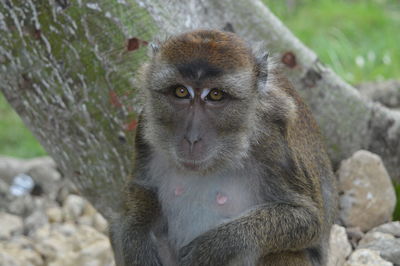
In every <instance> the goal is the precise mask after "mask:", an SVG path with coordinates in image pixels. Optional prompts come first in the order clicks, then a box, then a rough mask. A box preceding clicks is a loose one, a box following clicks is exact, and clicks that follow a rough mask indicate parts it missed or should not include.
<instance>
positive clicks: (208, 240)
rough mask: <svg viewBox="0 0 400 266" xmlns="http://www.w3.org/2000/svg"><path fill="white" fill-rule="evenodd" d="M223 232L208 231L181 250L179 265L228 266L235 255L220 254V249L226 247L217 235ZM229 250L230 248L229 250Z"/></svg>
mask: <svg viewBox="0 0 400 266" xmlns="http://www.w3.org/2000/svg"><path fill="white" fill-rule="evenodd" d="M221 233H222V231H217V230H211V231H208V232H206V233H204V234H202V235H200V236H198V237H197V238H195V239H194V240H193V241H192V242H190V243H189V244H187V245H186V246H184V247H183V248H181V250H180V251H179V265H180V266H214V265H221V266H223V265H228V263H229V260H230V259H231V257H232V256H234V254H228V253H225V254H224V252H219V249H218V247H222V246H223V245H226V243H223V242H222V241H220V240H221V239H220V238H219V236H217V234H218V235H219V234H221ZM224 250H225V249H224ZM228 250H229V248H228Z"/></svg>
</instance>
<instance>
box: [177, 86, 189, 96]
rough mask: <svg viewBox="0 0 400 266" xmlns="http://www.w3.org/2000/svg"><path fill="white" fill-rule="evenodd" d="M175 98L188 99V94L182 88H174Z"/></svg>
mask: <svg viewBox="0 0 400 266" xmlns="http://www.w3.org/2000/svg"><path fill="white" fill-rule="evenodd" d="M175 96H176V97H178V98H189V96H190V93H189V91H188V89H187V88H185V87H184V86H178V87H176V88H175Z"/></svg>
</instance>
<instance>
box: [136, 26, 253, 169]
mask: <svg viewBox="0 0 400 266" xmlns="http://www.w3.org/2000/svg"><path fill="white" fill-rule="evenodd" d="M155 53H156V54H155V55H153V57H152V60H151V62H150V64H149V65H148V66H147V68H145V70H144V72H143V76H142V78H143V80H144V86H143V87H144V89H145V95H146V102H145V127H144V128H145V130H146V132H145V137H146V138H147V140H148V141H149V142H150V143H151V144H152V145H153V148H154V149H158V150H159V151H162V152H163V153H164V154H165V155H166V156H167V157H168V158H171V160H172V161H173V162H174V163H176V165H177V166H179V167H181V168H184V169H189V170H193V171H208V170H212V169H216V168H218V167H226V164H231V165H234V166H240V163H241V161H242V160H241V159H242V158H243V157H244V156H246V154H247V151H248V149H249V146H250V144H249V142H250V138H251V136H252V130H254V128H255V127H254V126H253V125H254V123H255V119H250V118H254V117H255V116H256V115H255V105H256V104H255V102H256V101H257V98H258V97H259V95H258V90H257V89H256V86H257V85H256V84H257V79H256V77H255V76H256V74H255V72H256V70H255V69H256V67H255V59H254V56H253V54H252V52H251V50H250V49H249V48H248V47H247V45H246V44H245V43H244V42H243V41H242V40H241V39H239V38H238V37H237V36H236V35H233V34H230V33H224V32H219V31H196V32H192V33H188V34H183V35H180V36H177V37H175V38H171V39H169V40H167V41H166V42H165V43H164V44H162V46H161V47H160V48H157V49H155Z"/></svg>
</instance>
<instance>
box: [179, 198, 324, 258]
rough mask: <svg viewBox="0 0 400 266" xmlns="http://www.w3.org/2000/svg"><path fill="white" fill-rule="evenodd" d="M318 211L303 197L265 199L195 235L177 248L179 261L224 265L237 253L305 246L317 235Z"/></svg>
mask: <svg viewBox="0 0 400 266" xmlns="http://www.w3.org/2000/svg"><path fill="white" fill-rule="evenodd" d="M319 213H321V211H319V210H318V209H317V208H316V207H315V206H314V204H313V202H312V201H311V199H309V200H307V199H304V197H299V198H298V199H297V202H296V203H266V204H264V205H261V206H259V207H258V208H256V209H254V210H252V211H250V212H249V213H247V214H246V215H244V216H242V217H239V218H237V219H235V220H233V221H231V222H228V223H226V224H222V225H220V226H218V227H217V228H215V229H211V230H210V231H208V232H206V233H204V234H202V235H200V236H199V237H197V238H195V239H194V240H193V241H192V242H191V243H189V244H188V245H187V246H185V247H183V248H182V249H181V250H180V252H179V259H180V265H182V266H188V265H210V266H211V265H228V264H229V262H230V261H231V260H233V259H234V257H235V256H238V255H239V256H240V255H245V254H252V253H253V254H254V253H255V254H258V258H259V257H261V256H263V255H266V254H272V253H279V252H285V251H300V250H303V249H306V248H308V247H310V246H313V245H315V244H317V242H318V241H319V240H320V239H321V238H320V237H321V230H322V229H321V228H322V224H321V220H322V219H321V216H320V214H319ZM255 261H257V260H255Z"/></svg>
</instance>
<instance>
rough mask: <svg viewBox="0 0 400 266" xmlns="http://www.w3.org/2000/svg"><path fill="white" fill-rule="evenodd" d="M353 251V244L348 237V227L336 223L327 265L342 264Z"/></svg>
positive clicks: (333, 228)
mask: <svg viewBox="0 0 400 266" xmlns="http://www.w3.org/2000/svg"><path fill="white" fill-rule="evenodd" d="M350 253H351V245H350V243H349V241H348V239H347V235H346V229H345V228H344V227H342V226H339V225H337V224H334V225H333V226H332V229H331V236H330V239H329V256H328V263H327V266H341V265H343V263H344V262H345V261H346V258H347V256H349V255H350Z"/></svg>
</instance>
